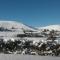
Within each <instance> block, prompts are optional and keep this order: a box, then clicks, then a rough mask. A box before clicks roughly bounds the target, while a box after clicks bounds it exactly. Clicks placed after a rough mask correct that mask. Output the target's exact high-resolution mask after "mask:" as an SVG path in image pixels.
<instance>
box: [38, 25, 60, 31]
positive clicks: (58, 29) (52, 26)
mask: <svg viewBox="0 0 60 60" xmlns="http://www.w3.org/2000/svg"><path fill="white" fill-rule="evenodd" d="M40 29H42V30H43V29H48V30H55V31H60V25H49V26H46V27H38V30H40Z"/></svg>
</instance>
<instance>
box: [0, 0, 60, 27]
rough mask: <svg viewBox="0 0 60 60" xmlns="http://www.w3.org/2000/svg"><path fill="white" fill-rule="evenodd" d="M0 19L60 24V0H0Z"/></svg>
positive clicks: (31, 23) (29, 23) (40, 24)
mask: <svg viewBox="0 0 60 60" xmlns="http://www.w3.org/2000/svg"><path fill="white" fill-rule="evenodd" d="M0 20H14V21H18V22H23V23H25V24H27V25H30V26H46V25H51V24H60V0H0Z"/></svg>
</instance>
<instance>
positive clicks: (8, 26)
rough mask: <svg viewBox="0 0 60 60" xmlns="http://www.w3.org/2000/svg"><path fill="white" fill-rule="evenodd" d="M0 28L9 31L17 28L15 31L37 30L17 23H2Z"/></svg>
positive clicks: (0, 22)
mask: <svg viewBox="0 0 60 60" xmlns="http://www.w3.org/2000/svg"><path fill="white" fill-rule="evenodd" d="M0 27H4V28H7V29H11V28H15V29H24V30H35V29H33V28H31V27H29V26H27V25H24V24H23V23H20V22H16V21H0Z"/></svg>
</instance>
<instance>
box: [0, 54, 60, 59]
mask: <svg viewBox="0 0 60 60" xmlns="http://www.w3.org/2000/svg"><path fill="white" fill-rule="evenodd" d="M0 60H60V57H55V56H54V57H52V56H33V55H19V54H16V55H13V54H0Z"/></svg>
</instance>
